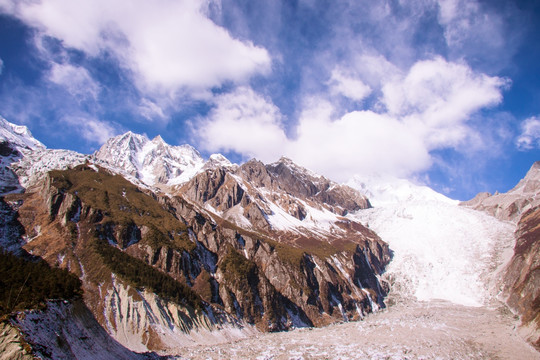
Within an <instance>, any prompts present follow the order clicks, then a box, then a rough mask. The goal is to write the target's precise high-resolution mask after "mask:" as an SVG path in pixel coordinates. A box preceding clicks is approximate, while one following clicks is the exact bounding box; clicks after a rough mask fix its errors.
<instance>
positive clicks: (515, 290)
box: [504, 207, 540, 349]
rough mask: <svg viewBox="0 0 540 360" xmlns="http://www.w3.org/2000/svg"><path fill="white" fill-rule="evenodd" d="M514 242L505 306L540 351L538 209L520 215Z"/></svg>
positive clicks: (507, 276) (507, 279) (539, 240)
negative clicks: (516, 317) (506, 304)
mask: <svg viewBox="0 0 540 360" xmlns="http://www.w3.org/2000/svg"><path fill="white" fill-rule="evenodd" d="M516 238H517V239H516V246H515V247H514V255H513V257H512V259H511V260H510V263H509V265H508V267H507V270H506V273H505V275H504V292H505V295H506V296H508V298H507V303H508V305H509V306H510V307H511V308H513V309H514V310H516V311H517V312H518V313H519V314H520V316H521V322H522V325H523V329H522V332H523V334H524V335H525V337H526V338H527V339H528V340H529V341H530V342H531V343H533V344H534V345H535V346H536V347H537V348H538V349H540V207H535V208H532V209H530V210H528V211H527V212H525V213H524V214H523V216H522V217H521V218H520V220H519V223H518V229H517V231H516Z"/></svg>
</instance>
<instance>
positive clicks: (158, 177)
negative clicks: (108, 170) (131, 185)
mask: <svg viewBox="0 0 540 360" xmlns="http://www.w3.org/2000/svg"><path fill="white" fill-rule="evenodd" d="M95 157H96V159H98V160H101V161H103V162H105V163H108V164H110V165H112V166H113V167H115V168H117V169H121V170H123V171H125V172H126V173H127V174H128V175H131V176H133V177H135V178H136V179H139V180H140V181H142V182H143V183H145V184H147V185H157V184H164V185H176V184H180V183H183V182H186V181H188V180H189V179H190V178H192V177H193V176H194V175H195V174H196V173H197V172H199V171H200V170H201V169H202V168H203V166H204V165H205V161H204V159H203V158H202V156H201V155H200V154H199V152H198V151H197V150H195V149H194V148H193V147H192V146H190V145H181V146H171V145H169V144H167V143H166V142H165V141H163V139H162V138H161V136H156V137H155V138H154V139H152V140H150V139H148V138H147V137H146V136H144V135H139V134H134V133H132V132H131V131H129V132H127V133H125V134H123V135H119V136H116V137H113V138H111V139H109V140H108V141H107V142H106V143H105V144H104V145H103V146H102V147H101V148H100V149H99V150H98V151H97V152H96V153H95Z"/></svg>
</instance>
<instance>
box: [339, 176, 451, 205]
mask: <svg viewBox="0 0 540 360" xmlns="http://www.w3.org/2000/svg"><path fill="white" fill-rule="evenodd" d="M347 185H349V186H350V187H352V188H354V189H356V190H358V191H360V192H361V193H362V194H364V195H365V196H366V197H367V198H368V199H369V201H370V202H371V204H372V205H373V206H375V207H378V206H384V205H388V204H395V203H400V202H412V201H417V202H430V201H436V202H445V203H456V201H455V200H452V199H450V198H448V197H446V196H444V195H442V194H440V193H438V192H436V191H434V190H433V189H431V188H430V187H427V186H425V185H417V184H414V183H413V182H411V181H410V180H407V179H399V178H394V177H391V176H382V175H372V176H365V175H356V176H354V177H353V178H351V179H350V180H349V181H348V182H347Z"/></svg>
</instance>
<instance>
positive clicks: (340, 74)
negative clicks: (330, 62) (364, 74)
mask: <svg viewBox="0 0 540 360" xmlns="http://www.w3.org/2000/svg"><path fill="white" fill-rule="evenodd" d="M329 85H330V89H331V91H332V92H333V93H336V94H340V95H342V96H345V97H347V98H349V99H351V100H356V101H362V100H363V99H364V98H366V97H367V96H368V95H369V94H370V93H371V88H370V87H369V86H368V85H366V84H364V83H363V82H362V80H360V79H358V78H357V77H355V76H354V75H350V74H347V73H345V71H344V70H343V69H341V68H339V67H336V68H334V70H333V71H332V76H331V78H330V82H329Z"/></svg>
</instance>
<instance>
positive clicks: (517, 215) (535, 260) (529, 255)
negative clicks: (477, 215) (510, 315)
mask: <svg viewBox="0 0 540 360" xmlns="http://www.w3.org/2000/svg"><path fill="white" fill-rule="evenodd" d="M461 205H463V206H467V207H472V208H474V209H477V210H481V211H484V212H487V213H488V214H490V215H493V216H495V217H497V218H499V219H502V220H506V221H511V222H513V223H517V229H516V231H515V239H516V240H515V246H514V249H513V252H512V255H511V258H510V261H509V263H508V265H507V266H506V268H505V269H504V271H503V274H502V280H501V281H502V284H501V285H500V287H501V288H502V293H501V295H502V296H503V297H504V299H505V301H506V302H507V304H508V305H509V306H510V308H511V309H512V310H513V311H515V312H516V313H517V314H519V315H520V317H521V322H522V327H521V331H522V333H523V335H524V336H525V337H526V338H527V339H528V340H529V341H530V342H531V343H532V344H534V345H535V346H536V347H537V348H540V311H539V309H540V265H539V264H540V161H537V162H535V163H534V164H533V165H532V167H531V168H530V170H529V171H528V172H527V174H526V175H525V177H524V178H523V179H522V180H520V181H519V183H518V184H517V185H516V186H515V187H514V188H513V189H511V190H510V191H508V192H507V193H504V194H495V195H493V196H491V195H490V194H487V193H481V194H478V195H477V196H476V197H475V198H474V199H472V200H470V201H467V202H465V203H462V204H461Z"/></svg>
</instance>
